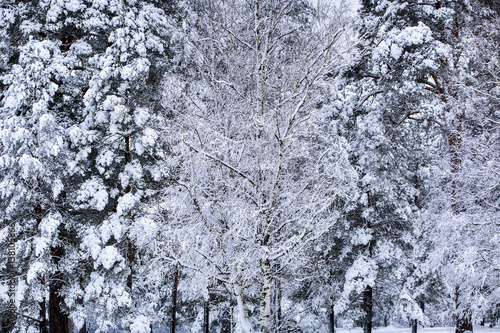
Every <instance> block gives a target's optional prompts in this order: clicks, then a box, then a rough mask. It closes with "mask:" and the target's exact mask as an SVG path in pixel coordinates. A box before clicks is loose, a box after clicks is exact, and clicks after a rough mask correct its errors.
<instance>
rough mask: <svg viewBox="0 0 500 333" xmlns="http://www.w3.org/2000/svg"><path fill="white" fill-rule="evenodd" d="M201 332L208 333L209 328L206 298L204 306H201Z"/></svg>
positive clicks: (208, 303)
mask: <svg viewBox="0 0 500 333" xmlns="http://www.w3.org/2000/svg"><path fill="white" fill-rule="evenodd" d="M203 309H204V312H203V333H208V331H209V329H210V313H209V311H210V301H209V300H207V301H206V303H205V307H204V308H203Z"/></svg>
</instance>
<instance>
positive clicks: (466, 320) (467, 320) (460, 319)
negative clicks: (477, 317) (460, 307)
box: [455, 312, 473, 333]
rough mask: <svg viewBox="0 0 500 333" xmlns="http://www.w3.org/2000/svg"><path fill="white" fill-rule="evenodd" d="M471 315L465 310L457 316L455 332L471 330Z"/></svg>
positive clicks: (461, 332)
mask: <svg viewBox="0 0 500 333" xmlns="http://www.w3.org/2000/svg"><path fill="white" fill-rule="evenodd" d="M472 329H473V328H472V315H471V313H470V312H467V313H465V314H463V315H461V316H457V323H456V327H455V333H464V332H467V331H469V332H472Z"/></svg>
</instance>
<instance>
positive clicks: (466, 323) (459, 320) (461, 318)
mask: <svg viewBox="0 0 500 333" xmlns="http://www.w3.org/2000/svg"><path fill="white" fill-rule="evenodd" d="M459 298H460V287H458V286H456V287H455V309H456V310H457V313H458V314H456V315H455V333H464V332H467V331H469V332H472V313H471V311H470V310H469V309H466V310H465V311H458V310H459V306H460V299H459Z"/></svg>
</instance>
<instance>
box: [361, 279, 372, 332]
mask: <svg viewBox="0 0 500 333" xmlns="http://www.w3.org/2000/svg"><path fill="white" fill-rule="evenodd" d="M363 311H364V312H365V317H364V320H363V333H372V320H373V290H372V287H371V286H366V288H365V291H364V292H363Z"/></svg>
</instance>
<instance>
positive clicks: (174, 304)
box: [170, 264, 179, 333]
mask: <svg viewBox="0 0 500 333" xmlns="http://www.w3.org/2000/svg"><path fill="white" fill-rule="evenodd" d="M178 284H179V264H177V265H175V276H174V288H173V292H172V325H171V327H170V333H175V321H176V320H175V317H176V313H177V286H178Z"/></svg>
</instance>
